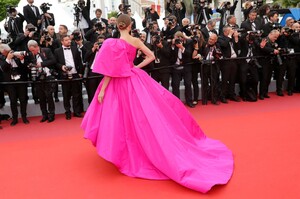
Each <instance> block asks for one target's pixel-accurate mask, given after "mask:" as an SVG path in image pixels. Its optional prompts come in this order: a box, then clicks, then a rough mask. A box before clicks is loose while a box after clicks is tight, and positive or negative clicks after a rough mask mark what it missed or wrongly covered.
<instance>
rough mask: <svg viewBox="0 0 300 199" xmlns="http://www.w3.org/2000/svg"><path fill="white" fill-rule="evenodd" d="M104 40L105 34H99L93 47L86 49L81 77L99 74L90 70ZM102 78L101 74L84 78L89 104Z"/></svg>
mask: <svg viewBox="0 0 300 199" xmlns="http://www.w3.org/2000/svg"><path fill="white" fill-rule="evenodd" d="M104 40H105V36H104V35H99V36H98V40H97V42H95V43H94V45H93V47H92V48H90V49H88V50H87V52H86V53H85V57H84V60H85V62H86V66H85V67H87V68H85V70H84V76H83V78H87V77H95V76H99V74H98V73H94V72H93V71H92V67H93V62H94V59H95V57H96V54H97V53H98V51H99V50H100V48H101V46H102V44H103V42H104ZM102 78H103V76H102V75H101V77H99V78H91V79H86V80H85V81H84V84H85V88H86V91H87V94H88V102H89V104H90V103H91V102H92V100H93V98H94V95H95V92H96V90H97V88H98V85H99V84H100V81H101V80H102Z"/></svg>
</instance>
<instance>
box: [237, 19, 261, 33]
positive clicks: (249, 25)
mask: <svg viewBox="0 0 300 199" xmlns="http://www.w3.org/2000/svg"><path fill="white" fill-rule="evenodd" d="M253 23H254V24H255V29H256V30H261V29H262V24H261V21H260V20H259V19H257V18H256V19H255V20H254V22H253ZM252 26H253V25H252V22H250V20H249V19H247V20H246V21H243V22H242V24H241V29H245V31H252Z"/></svg>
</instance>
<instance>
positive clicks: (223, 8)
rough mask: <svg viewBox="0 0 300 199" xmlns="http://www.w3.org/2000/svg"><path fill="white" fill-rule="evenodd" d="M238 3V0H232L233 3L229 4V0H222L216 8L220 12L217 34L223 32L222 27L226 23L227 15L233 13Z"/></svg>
mask: <svg viewBox="0 0 300 199" xmlns="http://www.w3.org/2000/svg"><path fill="white" fill-rule="evenodd" d="M237 3H238V0H234V2H233V5H232V6H231V3H230V1H223V2H222V3H221V5H220V7H219V8H217V9H216V11H217V12H218V13H220V14H221V20H220V25H219V34H220V35H221V34H222V33H223V27H224V26H225V25H226V23H227V21H226V20H227V17H228V16H229V15H233V14H234V11H235V9H236V5H237Z"/></svg>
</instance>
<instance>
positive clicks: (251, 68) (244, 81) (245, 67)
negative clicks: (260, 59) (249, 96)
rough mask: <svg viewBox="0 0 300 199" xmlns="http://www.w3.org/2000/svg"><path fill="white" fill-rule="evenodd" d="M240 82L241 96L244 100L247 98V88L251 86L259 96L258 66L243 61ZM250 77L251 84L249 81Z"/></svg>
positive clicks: (240, 68)
mask: <svg viewBox="0 0 300 199" xmlns="http://www.w3.org/2000/svg"><path fill="white" fill-rule="evenodd" d="M239 66H240V67H239V72H238V76H239V78H238V79H239V82H240V90H241V92H240V95H241V97H242V98H244V97H246V91H247V87H248V86H250V87H251V88H252V89H253V90H254V91H255V93H256V95H257V85H258V70H257V66H255V65H254V64H249V63H247V62H246V61H244V60H243V61H241V62H240V65H239ZM249 76H250V79H251V82H248V81H249Z"/></svg>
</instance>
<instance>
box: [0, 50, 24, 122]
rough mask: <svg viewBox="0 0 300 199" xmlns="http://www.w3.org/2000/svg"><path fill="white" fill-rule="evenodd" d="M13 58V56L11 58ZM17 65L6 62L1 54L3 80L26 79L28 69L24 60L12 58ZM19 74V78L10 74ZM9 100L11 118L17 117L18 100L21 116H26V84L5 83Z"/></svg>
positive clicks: (15, 118)
mask: <svg viewBox="0 0 300 199" xmlns="http://www.w3.org/2000/svg"><path fill="white" fill-rule="evenodd" d="M13 59H14V58H13ZM14 61H15V63H16V65H17V67H16V68H13V67H12V66H13V65H12V64H11V62H10V63H8V62H6V57H4V56H2V55H1V59H0V70H1V71H3V81H4V82H17V81H27V74H28V69H27V67H26V64H25V62H24V63H22V62H21V61H20V60H19V59H14ZM17 75H20V78H19V79H13V78H12V76H15V77H16V76H17ZM5 90H6V91H7V93H8V96H9V100H10V108H11V113H12V118H13V120H17V119H18V100H19V101H20V110H21V116H22V118H26V116H27V113H26V109H27V98H28V97H27V85H26V84H9V85H5Z"/></svg>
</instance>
